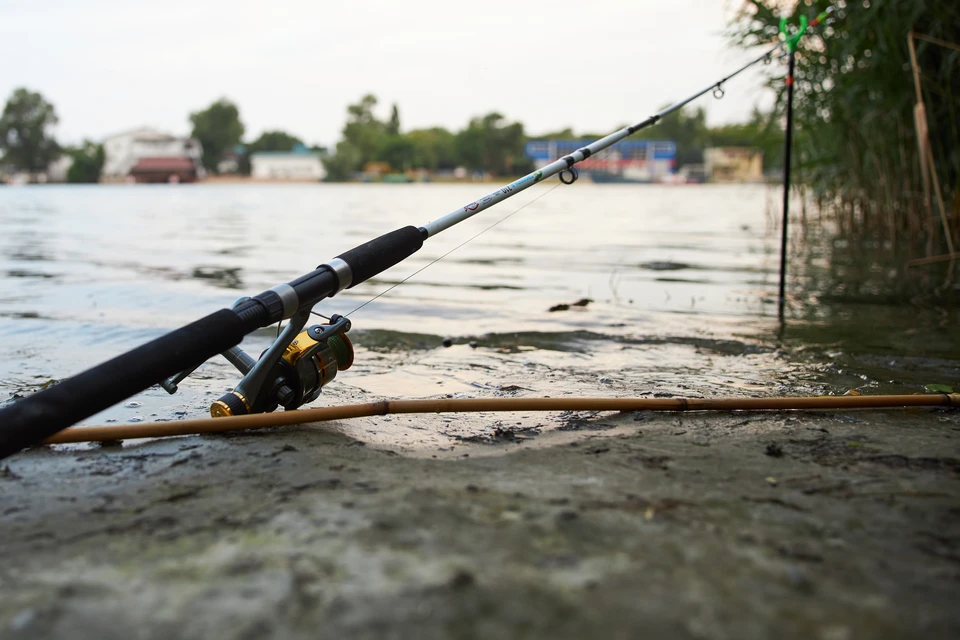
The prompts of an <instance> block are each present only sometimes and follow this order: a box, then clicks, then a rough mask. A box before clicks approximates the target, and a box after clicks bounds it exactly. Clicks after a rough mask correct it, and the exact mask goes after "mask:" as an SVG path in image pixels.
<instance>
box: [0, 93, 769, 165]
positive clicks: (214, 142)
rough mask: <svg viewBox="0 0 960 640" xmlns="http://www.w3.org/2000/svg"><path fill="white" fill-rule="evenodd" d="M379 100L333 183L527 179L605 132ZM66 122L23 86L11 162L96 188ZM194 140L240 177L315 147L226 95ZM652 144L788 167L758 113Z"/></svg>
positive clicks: (195, 130)
mask: <svg viewBox="0 0 960 640" xmlns="http://www.w3.org/2000/svg"><path fill="white" fill-rule="evenodd" d="M377 105H378V100H377V98H376V96H374V95H372V94H367V95H365V96H363V97H362V98H361V99H360V100H359V101H358V102H357V103H355V104H351V105H349V106H348V107H347V113H346V116H347V118H346V123H345V124H344V127H343V129H342V131H341V136H342V137H341V140H340V141H339V142H338V143H337V144H336V146H335V148H334V150H333V152H332V153H325V152H326V149H324V148H323V147H312V150H313V151H318V152H324V153H323V155H322V160H323V163H324V165H325V167H326V169H327V174H328V180H333V181H342V180H349V179H351V178H352V177H354V176H355V175H357V174H358V173H359V172H361V171H363V170H364V168H366V167H367V166H369V165H370V163H379V165H380V167H381V168H387V169H388V170H390V171H394V172H405V171H408V170H427V171H431V172H436V171H449V170H453V169H455V168H458V167H463V168H466V169H467V170H469V171H483V172H485V173H491V174H494V175H518V174H523V173H526V172H528V171H530V170H532V168H533V167H532V163H531V160H530V159H529V158H527V156H526V154H525V152H524V149H525V146H526V143H527V141H528V140H530V139H549V138H561V139H586V138H590V139H595V138H599V137H601V136H602V135H604V134H605V133H608V132H602V133H596V132H592V133H581V134H579V135H577V134H575V133H574V132H573V131H572V130H571V129H565V130H563V131H556V132H550V133H546V134H543V135H539V136H530V135H528V134H527V132H526V130H525V127H524V125H523V123H521V122H511V121H510V120H508V119H507V118H506V117H505V116H504V115H502V114H501V113H498V112H491V113H488V114H486V115H482V116H478V117H474V118H471V119H470V121H469V122H468V123H467V125H466V126H465V127H464V128H463V129H460V130H459V131H450V130H448V129H446V128H444V127H429V128H423V129H412V130H409V131H403V130H402V127H401V121H400V110H399V107H398V106H397V105H396V104H393V105H392V106H391V109H390V116H389V117H388V118H386V119H380V118H378V117H377V115H376V114H375V109H376V107H377ZM57 122H58V118H57V115H56V110H55V109H54V106H53V105H52V104H50V103H49V102H47V101H46V100H45V99H44V98H43V96H41V95H40V94H39V93H35V92H31V91H29V90H27V89H23V88H21V89H17V90H16V91H15V92H14V93H13V95H12V96H11V97H10V99H9V100H8V101H7V104H6V106H5V108H4V110H3V114H2V116H0V150H2V151H3V152H4V157H3V162H4V163H6V164H9V165H12V166H13V167H14V168H16V169H19V170H22V171H26V172H28V173H39V172H42V171H44V170H45V169H46V167H48V166H49V165H50V163H51V162H53V161H54V160H56V159H57V158H59V157H60V156H61V155H62V154H64V153H66V154H68V155H69V156H70V157H71V158H72V160H73V164H72V166H71V167H70V170H69V173H68V176H67V178H68V180H69V181H70V182H96V181H97V180H98V179H99V176H100V172H101V170H102V168H103V161H104V152H103V147H102V145H99V144H97V143H94V142H91V141H84V143H83V144H81V145H79V146H77V147H73V148H61V147H60V146H59V145H58V144H57V142H56V140H54V139H53V137H52V135H50V132H49V130H50V128H52V127H53V126H54V125H56V123H57ZM189 122H190V124H191V127H192V129H191V136H192V137H193V138H195V139H197V140H198V141H199V142H200V144H201V148H202V163H203V166H204V168H205V169H206V170H207V171H208V172H210V173H212V174H216V173H218V172H219V169H220V164H221V161H222V160H223V159H224V158H225V157H233V158H234V159H235V160H236V161H237V167H238V170H239V172H240V173H242V174H249V173H250V156H251V155H252V154H254V153H257V152H260V151H291V150H293V149H295V148H298V147H305V146H306V145H305V144H304V142H303V140H301V139H300V138H299V137H297V136H296V135H293V134H291V133H288V132H285V131H279V130H276V131H267V132H264V133H262V134H261V135H260V136H259V137H257V138H256V139H254V140H252V141H249V142H246V143H244V142H243V137H244V133H245V131H246V128H245V127H244V124H243V122H242V120H241V118H240V110H239V108H238V107H237V105H236V104H234V103H233V102H231V101H230V100H228V99H226V98H222V99H220V100H217V101H215V102H214V103H212V104H211V105H210V106H209V107H207V108H206V109H202V110H199V111H195V112H192V113H190V114H189ZM638 137H640V138H646V139H659V140H672V141H674V142H675V143H676V145H677V165H678V166H682V165H684V164H689V163H700V162H702V161H703V151H704V149H706V148H708V147H711V146H751V147H757V148H759V149H761V150H762V151H763V152H764V157H765V165H766V167H767V168H768V169H770V168H777V167H780V166H782V146H783V130H782V127H781V126H780V122H779V120H778V119H776V118H773V117H771V115H770V114H764V113H762V112H760V111H757V110H754V112H753V114H752V116H751V118H750V120H749V121H748V122H745V123H741V124H733V125H724V126H721V127H708V126H707V122H706V112H705V111H704V110H703V109H702V108H695V109H687V110H684V111H681V112H679V113H677V114H675V115H673V116H672V117H670V118H665V119H664V120H663V122H662V123H661V124H659V125H658V126H657V127H655V128H652V129H647V130H645V131H642V132H640V135H639V136H638Z"/></svg>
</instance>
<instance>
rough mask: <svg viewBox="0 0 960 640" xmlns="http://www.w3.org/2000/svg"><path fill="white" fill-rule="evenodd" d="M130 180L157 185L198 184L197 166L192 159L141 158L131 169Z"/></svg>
mask: <svg viewBox="0 0 960 640" xmlns="http://www.w3.org/2000/svg"><path fill="white" fill-rule="evenodd" d="M127 175H128V179H129V178H133V180H134V182H138V183H145V184H155V183H165V182H166V183H170V184H178V183H180V182H196V180H197V165H196V164H195V163H194V162H193V160H192V159H190V158H185V157H182V156H181V157H170V158H162V157H161V158H140V159H139V160H138V161H137V164H135V165H133V166H132V167H130V172H129V173H128V174H127Z"/></svg>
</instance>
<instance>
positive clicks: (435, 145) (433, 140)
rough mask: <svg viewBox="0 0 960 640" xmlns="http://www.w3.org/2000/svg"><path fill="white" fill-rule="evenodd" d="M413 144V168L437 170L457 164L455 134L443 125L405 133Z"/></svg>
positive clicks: (450, 167)
mask: <svg viewBox="0 0 960 640" xmlns="http://www.w3.org/2000/svg"><path fill="white" fill-rule="evenodd" d="M406 136H407V138H408V139H409V140H410V142H411V143H412V144H413V160H412V164H413V168H414V169H427V170H429V171H437V170H438V169H453V168H455V167H456V166H457V149H456V136H454V134H452V133H450V132H449V131H447V130H446V129H444V128H443V127H432V128H430V129H414V130H413V131H411V132H409V133H407V134H406Z"/></svg>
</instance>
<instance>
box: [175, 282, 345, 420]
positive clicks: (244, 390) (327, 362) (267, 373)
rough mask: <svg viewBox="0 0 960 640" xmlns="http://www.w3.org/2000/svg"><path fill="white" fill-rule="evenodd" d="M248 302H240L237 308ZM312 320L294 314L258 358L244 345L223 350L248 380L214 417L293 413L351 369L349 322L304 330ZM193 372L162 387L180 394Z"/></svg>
mask: <svg viewBox="0 0 960 640" xmlns="http://www.w3.org/2000/svg"><path fill="white" fill-rule="evenodd" d="M244 300H246V298H241V299H240V300H238V301H237V304H240V303H242V302H243V301H244ZM234 306H236V305H234ZM309 318H310V310H309V309H307V310H302V311H298V312H297V313H295V314H294V315H293V317H291V318H290V322H289V324H287V326H286V327H285V328H284V330H283V333H281V334H280V337H278V338H277V339H276V340H275V341H274V343H273V344H272V345H270V348H268V349H267V350H266V351H264V352H263V354H261V356H260V359H259V360H254V359H253V358H252V357H250V356H249V355H248V354H247V353H246V352H245V351H244V350H243V349H241V348H240V347H233V348H231V349H228V350H227V351H224V352H223V353H222V354H221V355H223V356H224V357H225V358H226V359H227V360H229V361H230V363H231V364H233V365H234V366H235V367H236V368H237V369H239V370H240V373H242V374H244V376H243V379H242V380H241V381H240V383H239V384H238V385H237V386H236V388H235V389H234V390H233V391H230V392H228V393H226V394H225V395H223V396H222V397H221V398H220V399H219V400H217V401H216V402H214V403H213V404H212V405H211V406H210V415H211V416H213V417H214V418H219V417H223V416H240V415H245V414H248V413H269V412H270V411H273V410H275V409H276V408H277V407H279V406H282V407H283V408H284V409H285V410H287V411H290V410H292V409H296V408H297V407H300V406H302V405H305V404H308V403H310V402H313V401H314V400H316V399H317V397H318V396H319V395H320V390H321V389H322V388H323V387H324V386H326V385H327V384H329V383H330V382H331V381H333V379H334V378H335V377H336V376H337V371H343V370H345V369H349V368H350V365H352V364H353V344H352V343H351V342H350V338H348V337H347V332H348V331H350V327H351V324H350V320H348V319H347V318H345V317H343V316H339V315H334V316H333V317H331V318H330V322H329V324H315V325H313V326H311V327H310V328H308V329H306V330H303V328H304V326H305V325H306V324H307V320H309ZM193 371H194V369H190V370H188V371H183V372H181V373H179V374H177V375H175V376H172V377H170V378H167V379H166V380H164V381H163V382H161V383H160V386H162V387H163V388H164V389H165V390H166V391H167V393H170V394H173V393H176V392H177V385H178V384H179V383H180V382H181V381H182V380H183V379H184V378H186V377H187V376H189V375H190V374H191V373H193Z"/></svg>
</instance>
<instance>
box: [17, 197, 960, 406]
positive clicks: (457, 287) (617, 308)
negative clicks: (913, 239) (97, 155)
mask: <svg viewBox="0 0 960 640" xmlns="http://www.w3.org/2000/svg"><path fill="white" fill-rule="evenodd" d="M495 188H496V187H495V186H494V185H490V184H456V185H439V184H413V185H355V184H347V185H336V184H315V185H311V184H295V185H294V184H291V185H281V184H230V185H226V184H220V185H212V184H210V185H205V184H199V185H171V186H167V185H162V186H146V185H92V186H29V187H19V188H5V189H0V229H2V233H0V403H2V402H3V401H5V400H6V399H8V398H10V397H15V396H16V395H18V394H24V393H28V392H30V391H32V390H34V389H36V388H38V387H40V386H42V385H44V384H46V383H48V382H49V381H50V380H58V379H61V378H64V377H67V376H68V375H70V374H72V373H76V372H78V371H80V370H82V369H84V368H86V367H89V366H92V365H94V364H97V363H99V362H101V361H103V360H105V359H107V358H109V357H111V356H113V355H116V354H118V353H121V352H124V351H126V350H128V349H130V348H133V347H135V346H137V345H139V344H141V343H143V342H145V341H147V340H150V339H151V338H154V337H156V336H159V335H161V334H162V333H164V332H166V331H169V330H171V329H174V328H176V327H178V326H181V325H183V324H186V323H188V322H190V321H192V320H194V319H197V318H199V317H201V316H203V315H206V314H208V313H210V312H212V311H214V310H216V309H218V308H221V307H224V306H229V305H231V304H232V303H233V302H234V300H236V299H237V298H238V297H240V296H243V295H255V294H257V293H259V292H261V291H262V290H264V289H268V288H270V287H272V286H274V285H276V284H279V283H281V282H287V281H289V280H292V279H294V278H295V277H297V276H299V275H301V274H302V273H305V272H308V271H310V270H312V269H313V268H314V267H316V265H317V264H320V263H323V262H326V261H328V260H329V259H331V258H332V257H333V256H335V255H337V254H339V253H341V252H343V251H344V250H346V249H349V248H351V247H353V246H356V245H358V244H360V243H362V242H365V241H366V240H368V239H371V238H373V237H375V236H378V235H380V234H382V233H385V232H387V231H391V230H393V229H396V228H398V227H402V226H406V225H408V224H413V225H415V226H419V225H422V224H424V223H426V222H427V221H429V220H432V219H435V218H437V217H440V216H441V215H444V214H446V213H447V212H449V211H452V210H454V209H456V208H458V207H460V206H462V205H463V204H465V203H468V202H471V201H473V200H475V199H477V198H478V197H479V196H482V195H484V194H486V193H488V192H490V191H492V190H494V189H495ZM779 198H780V195H779V191H778V189H775V188H771V187H766V186H761V185H697V186H666V185H664V186H659V185H593V184H586V183H585V182H578V183H576V184H575V185H572V186H563V185H560V186H559V187H557V186H556V183H555V181H551V182H550V183H547V184H543V185H537V186H536V187H533V188H531V189H529V190H527V191H525V192H523V193H521V194H519V195H517V196H516V197H514V198H512V199H510V200H508V201H507V202H505V203H503V204H501V205H499V206H497V207H495V208H493V209H491V210H489V211H486V212H483V213H481V214H479V215H478V216H476V217H475V218H473V219H471V220H469V221H467V222H465V223H463V224H461V225H459V226H457V227H454V228H453V229H450V230H449V231H446V232H444V233H442V234H440V235H438V236H436V237H435V238H431V239H430V240H428V241H427V242H426V244H425V245H424V247H423V249H422V250H421V251H420V252H419V253H417V254H415V255H414V256H413V257H411V258H410V259H408V260H407V261H405V262H403V263H402V264H400V265H398V266H396V267H394V268H393V269H390V270H389V271H387V272H385V273H383V274H381V275H380V276H378V277H377V278H375V279H373V280H371V281H368V282H366V283H364V284H362V285H360V286H357V287H356V288H354V289H351V290H348V291H344V292H342V293H341V294H339V295H338V296H337V297H336V298H334V299H332V300H328V301H325V302H323V303H321V305H320V306H319V307H318V308H317V311H319V312H321V313H324V314H326V315H330V314H332V313H341V314H343V313H347V312H350V311H352V310H354V309H356V308H357V307H359V306H360V305H362V304H363V303H365V302H367V301H369V300H370V299H371V298H373V297H374V296H376V295H377V294H379V293H381V292H383V291H384V290H386V289H387V288H388V287H390V286H391V285H394V284H397V283H400V282H401V281H403V280H404V279H405V278H407V277H408V276H410V275H411V274H413V273H414V272H416V271H418V270H419V269H421V268H423V267H427V266H428V265H429V267H428V268H426V269H425V270H424V271H423V272H421V273H418V274H417V275H415V276H414V277H412V278H411V279H410V280H409V281H407V282H405V283H403V284H401V285H399V286H397V287H396V288H395V289H393V290H391V291H390V292H389V293H387V294H386V295H384V296H382V297H380V298H379V299H377V300H376V301H374V302H372V303H371V304H369V305H366V306H364V307H363V308H362V309H360V310H358V311H356V313H353V314H352V315H351V316H350V317H351V319H352V321H353V326H354V328H353V330H352V332H351V334H350V335H351V337H352V338H353V341H354V343H355V346H356V350H357V363H356V365H355V366H354V368H353V369H351V370H350V371H345V372H342V373H341V374H340V375H339V376H338V378H337V380H336V381H335V382H334V383H333V384H331V385H330V386H329V387H327V388H326V389H325V390H324V395H323V396H321V398H320V400H318V401H317V402H316V403H314V404H315V405H322V404H324V403H330V402H338V401H341V400H344V401H346V400H360V399H362V398H365V397H373V396H378V397H383V396H386V397H428V396H435V395H438V394H466V395H483V394H484V393H485V392H487V391H491V390H497V389H501V388H503V387H504V386H505V385H515V386H518V387H520V388H524V389H530V390H532V391H534V392H535V393H541V394H546V395H549V394H550V393H551V392H552V393H553V394H555V395H560V394H572V395H604V394H607V393H615V394H618V395H624V394H633V393H636V394H637V395H649V394H654V395H657V394H659V395H776V394H781V393H783V394H799V393H823V392H843V391H844V390H846V389H850V388H854V389H858V390H861V391H863V392H865V393H878V392H891V393H912V392H914V391H921V390H922V388H923V385H924V384H927V383H944V382H950V381H956V380H957V377H958V376H957V374H958V372H960V336H958V335H957V334H958V333H960V332H957V331H956V330H955V326H956V323H957V320H958V317H957V315H958V314H957V311H956V309H953V308H942V307H938V306H936V305H923V304H893V303H891V301H890V300H889V299H888V298H885V297H884V296H883V295H880V294H877V295H866V296H864V295H861V294H863V293H864V291H865V288H864V287H863V286H861V287H859V288H857V289H856V291H853V289H851V287H850V285H849V284H848V283H846V282H845V281H844V274H848V273H849V272H850V269H849V265H847V266H845V262H844V260H845V258H842V257H838V247H842V243H841V242H840V241H837V240H836V239H833V238H832V237H831V236H830V235H829V234H823V233H817V232H816V230H811V229H810V228H809V227H808V228H807V229H806V230H804V229H802V228H801V227H800V226H799V225H795V226H794V227H793V229H794V230H795V233H794V240H793V245H792V246H793V256H794V257H793V262H792V264H791V266H790V270H789V279H788V291H789V302H788V313H787V322H786V325H785V327H781V326H780V324H779V322H778V321H777V284H778V269H779V216H780V213H779V210H780V209H779V206H780V205H779ZM518 209H520V210H519V211H517V210H518ZM796 210H799V207H797V209H796ZM514 211H517V213H516V214H515V215H512V216H510V217H509V218H508V219H506V220H503V221H502V222H500V223H499V224H496V226H493V227H492V228H489V229H488V227H491V225H493V224H494V223H496V222H497V221H498V220H501V219H502V218H503V217H504V216H506V215H507V214H510V213H511V212H514ZM484 229H488V230H487V231H486V232H484V233H483V234H482V235H480V236H479V237H476V238H474V236H476V235H477V234H478V233H480V232H482V231H483V230H484ZM471 238H474V239H472V240H471ZM463 243H466V244H465V245H464V246H460V245H461V244H463ZM458 247H459V248H458ZM451 251H452V253H450V255H446V254H447V253H448V252H451ZM444 256H445V257H444ZM441 258H442V259H441ZM438 259H439V261H437V262H436V263H433V262H434V261H436V260H438ZM432 263H433V264H432ZM860 266H861V267H862V269H861V271H865V272H867V273H870V272H872V271H877V270H878V269H879V271H880V272H884V273H885V271H884V270H886V269H889V267H886V266H884V265H882V264H878V263H873V262H870V263H866V262H865V263H863V264H861V265H860ZM886 275H887V276H890V275H891V274H886ZM893 275H895V274H893ZM870 286H872V285H870ZM866 290H867V293H870V291H869V286H867V287H866ZM854 293H857V295H854ZM873 293H876V292H873ZM881 293H882V292H881ZM584 299H586V300H589V302H588V303H586V304H585V305H584V306H570V307H569V308H567V309H565V310H554V311H551V308H554V307H556V306H557V305H572V304H573V303H576V302H578V301H581V300H584ZM271 335H275V331H274V330H262V331H259V332H257V333H256V334H254V335H252V336H250V337H248V339H247V340H246V341H245V343H244V347H245V348H246V349H247V350H248V351H250V352H251V353H252V354H253V355H255V356H256V355H257V354H259V353H260V352H261V351H262V350H263V349H265V348H266V346H267V345H268V344H269V339H270V337H271ZM447 337H449V338H451V339H452V341H453V346H451V347H449V348H444V347H443V345H442V341H443V338H447ZM238 380H239V376H238V375H237V372H236V371H235V370H233V369H232V367H231V366H230V365H229V364H228V363H226V361H224V360H223V359H221V358H216V359H214V360H211V361H210V362H209V363H208V364H207V365H204V366H203V367H201V369H199V370H198V371H197V373H196V374H195V376H194V377H191V378H189V379H188V380H187V381H185V382H184V383H182V384H181V391H180V393H178V394H177V395H176V396H174V397H170V396H167V395H166V393H165V392H163V391H162V390H159V389H158V388H154V389H151V390H149V391H147V392H145V393H143V394H141V395H140V396H138V397H137V398H134V399H132V400H131V401H130V402H128V403H126V404H125V405H123V406H118V407H115V408H113V409H111V410H108V411H106V412H104V413H103V414H101V415H99V416H95V417H94V418H92V419H90V420H88V421H87V423H96V422H102V421H105V420H106V421H124V420H131V419H133V420H140V419H144V420H146V419H152V418H159V419H173V418H177V417H185V416H186V417H199V416H202V415H205V414H206V411H207V407H208V406H209V403H210V400H211V398H216V397H219V395H221V394H222V393H223V392H224V391H225V390H226V389H228V388H231V387H232V386H233V385H234V384H235V383H236V382H237V381H238Z"/></svg>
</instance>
